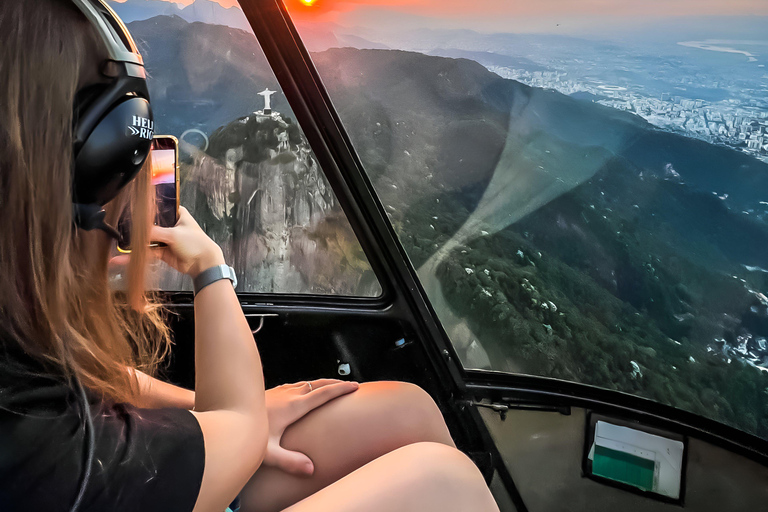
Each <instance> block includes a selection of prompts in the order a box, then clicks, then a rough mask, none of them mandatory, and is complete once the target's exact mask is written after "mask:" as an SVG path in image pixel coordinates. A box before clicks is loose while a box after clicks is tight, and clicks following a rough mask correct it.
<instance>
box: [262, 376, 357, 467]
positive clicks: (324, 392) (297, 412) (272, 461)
mask: <svg viewBox="0 0 768 512" xmlns="http://www.w3.org/2000/svg"><path fill="white" fill-rule="evenodd" d="M358 387H359V384H358V383H357V382H346V381H342V380H338V379H319V380H313V381H311V382H299V383H296V384H284V385H282V386H278V387H276V388H272V389H268V390H267V391H266V404H267V417H268V418H269V441H268V442H267V454H266V456H265V457H264V464H265V465H267V466H272V467H276V468H279V469H282V470H283V471H285V472H287V473H291V474H294V475H307V476H309V475H311V474H312V473H313V472H314V470H315V467H314V465H313V464H312V461H311V460H310V458H309V457H307V456H306V455H305V454H303V453H299V452H292V451H289V450H286V449H285V448H283V447H282V446H280V440H281V439H282V437H283V432H285V429H286V428H288V426H290V425H292V424H293V423H295V422H296V421H298V420H300V419H301V418H303V417H304V416H305V415H306V414H307V413H309V412H310V411H312V410H314V409H317V408H318V407H320V406H322V405H324V404H326V403H328V402H330V401H331V400H333V399H334V398H337V397H340V396H342V395H346V394H348V393H352V392H353V391H355V390H356V389H357V388H358Z"/></svg>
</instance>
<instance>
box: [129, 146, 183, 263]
mask: <svg viewBox="0 0 768 512" xmlns="http://www.w3.org/2000/svg"><path fill="white" fill-rule="evenodd" d="M177 148H178V142H177V141H176V138H174V137H170V136H157V137H155V138H154V139H153V140H152V151H151V152H150V153H149V158H150V169H151V170H152V185H153V186H154V188H155V202H156V205H157V215H156V216H155V225H157V226H162V227H166V228H168V227H173V226H175V225H176V221H177V220H178V217H179V201H178V197H179V194H178V175H177V165H176V162H177V158H178V150H177ZM117 230H118V232H119V233H120V241H119V242H118V245H117V248H118V250H120V251H121V252H130V250H131V218H130V212H129V211H126V213H125V214H124V215H123V216H122V217H121V219H120V221H119V222H118V225H117Z"/></svg>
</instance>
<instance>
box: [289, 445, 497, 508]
mask: <svg viewBox="0 0 768 512" xmlns="http://www.w3.org/2000/svg"><path fill="white" fill-rule="evenodd" d="M498 510H499V509H498V507H497V506H496V502H495V501H494V500H493V496H492V495H491V492H490V491H489V490H488V487H487V486H486V485H485V480H484V479H483V476H482V475H481V474H480V471H479V470H478V469H477V467H476V466H475V465H474V463H472V461H471V460H469V458H467V457H466V456H465V455H464V454H463V453H461V452H460V451H458V450H456V449H455V448H450V447H448V446H446V445H444V444H438V443H417V444H411V445H408V446H405V447H403V448H399V449H397V450H395V451H393V452H390V453H388V454H386V455H382V456H381V457H379V458H378V459H376V460H374V461H373V462H370V463H368V464H366V465H365V466H363V467H362V468H360V469H358V470H356V471H354V472H353V473H350V474H349V475H347V476H345V477H344V478H342V479H341V480H339V481H337V482H335V483H333V484H331V485H329V486H328V487H325V488H324V489H321V490H320V491H318V492H317V493H315V494H313V495H312V496H310V497H308V498H306V499H304V500H302V501H300V502H299V503H297V504H295V505H293V506H292V507H290V508H288V509H286V512H361V511H365V512H498Z"/></svg>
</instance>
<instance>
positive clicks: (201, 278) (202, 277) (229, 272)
mask: <svg viewBox="0 0 768 512" xmlns="http://www.w3.org/2000/svg"><path fill="white" fill-rule="evenodd" d="M221 279H229V280H230V281H232V287H233V288H236V287H237V276H236V275H235V269H233V268H232V267H230V266H228V265H216V266H215V267H211V268H209V269H207V270H203V271H202V272H200V273H199V274H198V275H197V277H196V278H195V279H194V280H193V281H192V286H193V288H194V290H195V295H197V294H198V293H200V290H202V289H203V288H205V287H206V286H208V285H209V284H213V283H215V282H216V281H219V280H221Z"/></svg>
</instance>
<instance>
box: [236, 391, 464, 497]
mask: <svg viewBox="0 0 768 512" xmlns="http://www.w3.org/2000/svg"><path fill="white" fill-rule="evenodd" d="M423 441H431V442H435V443H441V444H444V445H447V446H450V447H453V446H454V444H453V440H452V439H451V437H450V434H449V433H448V428H447V427H446V426H445V422H444V421H443V417H442V414H441V413H440V411H439V409H438V408H437V406H436V405H435V403H434V401H432V398H431V397H430V396H429V395H428V394H427V393H426V392H424V391H423V390H422V389H421V388H419V387H417V386H414V385H412V384H407V383H402V382H371V383H363V384H361V385H360V388H359V389H358V390H357V391H355V392H354V393H351V394H349V395H345V396H342V397H340V398H337V399H335V400H333V401H331V402H329V403H328V404H326V405H324V406H323V407H321V408H319V409H316V410H315V411H313V412H311V413H310V414H308V415H307V416H305V417H304V418H302V419H301V420H300V421H298V422H297V423H295V424H294V425H291V427H289V428H288V429H287V430H286V431H285V433H284V434H283V441H282V445H283V447H285V448H286V449H288V450H296V451H300V452H302V453H305V454H306V455H307V456H309V458H310V459H312V462H313V464H314V466H315V472H314V474H313V475H312V476H311V477H299V476H293V475H289V474H288V473H285V472H283V471H280V470H278V469H274V468H267V467H263V468H261V469H259V470H258V471H257V472H256V474H255V475H254V476H253V478H252V479H251V481H250V482H249V483H248V485H246V487H245V489H243V492H242V493H241V494H240V497H241V509H242V510H243V511H244V512H275V511H278V510H283V509H284V508H286V507H288V506H290V505H292V504H294V503H296V502H297V501H299V500H302V499H304V498H306V497H307V496H309V495H311V494H313V493H315V492H317V491H318V490H320V489H322V488H323V487H325V486H327V485H329V484H331V483H333V482H335V481H336V480H338V479H340V478H342V477H344V476H345V475H347V474H349V473H351V472H352V471H354V470H356V469H358V468H360V467H361V466H363V465H364V464H367V463H368V462H370V461H372V460H374V459H376V458H378V457H380V456H382V455H384V454H386V453H389V452H391V451H393V450H396V449H398V448H400V447H403V446H406V445H409V444H412V443H418V442H423Z"/></svg>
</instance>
